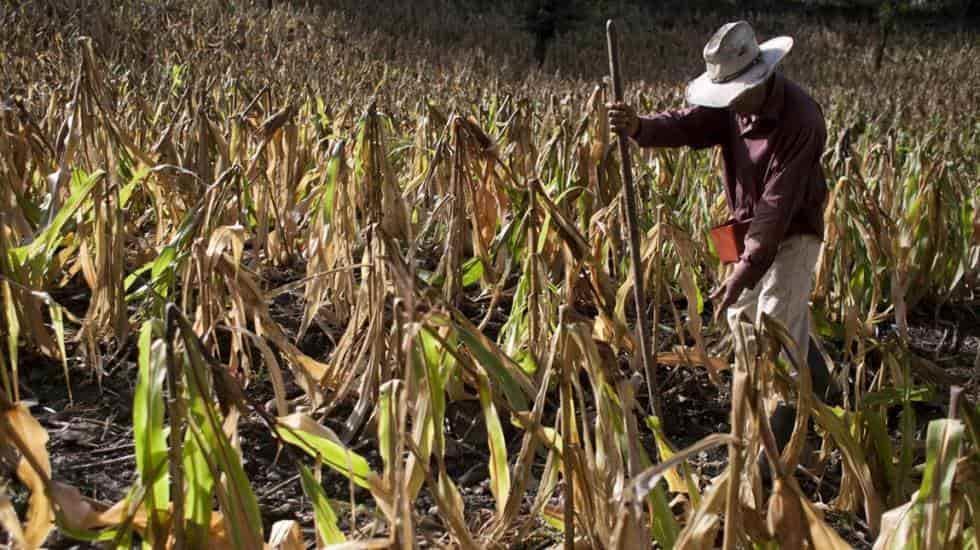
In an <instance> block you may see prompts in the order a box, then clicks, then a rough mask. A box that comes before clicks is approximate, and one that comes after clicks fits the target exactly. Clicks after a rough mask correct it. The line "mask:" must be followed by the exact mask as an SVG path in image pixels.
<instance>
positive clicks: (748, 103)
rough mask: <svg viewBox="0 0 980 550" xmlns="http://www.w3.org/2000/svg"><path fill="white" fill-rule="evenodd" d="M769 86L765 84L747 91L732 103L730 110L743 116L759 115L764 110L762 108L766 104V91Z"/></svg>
mask: <svg viewBox="0 0 980 550" xmlns="http://www.w3.org/2000/svg"><path fill="white" fill-rule="evenodd" d="M767 89H768V86H767V85H766V84H765V83H763V84H760V85H758V86H756V87H755V88H752V89H750V90H746V91H745V92H743V93H742V95H740V96H738V97H736V98H735V100H734V101H732V103H731V105H729V108H730V109H731V110H733V111H735V112H736V113H739V114H743V115H751V114H755V113H758V112H759V111H761V110H762V106H763V105H764V104H765V102H766V90H767Z"/></svg>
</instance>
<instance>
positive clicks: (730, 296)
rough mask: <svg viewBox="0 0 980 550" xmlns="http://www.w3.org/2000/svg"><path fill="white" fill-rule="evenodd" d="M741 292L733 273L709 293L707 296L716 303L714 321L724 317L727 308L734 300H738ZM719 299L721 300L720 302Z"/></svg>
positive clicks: (716, 321)
mask: <svg viewBox="0 0 980 550" xmlns="http://www.w3.org/2000/svg"><path fill="white" fill-rule="evenodd" d="M741 293H742V289H741V288H738V285H737V283H736V281H735V276H734V275H732V276H730V277H728V278H727V279H725V282H724V283H722V285H721V286H720V287H718V288H717V289H716V290H715V291H714V292H712V293H711V296H710V297H709V298H710V300H711V301H712V302H714V303H715V304H716V305H715V323H718V321H719V320H720V319H722V318H723V317H724V315H725V312H726V311H728V308H729V307H730V306H731V305H732V304H734V303H735V301H736V300H738V295H739V294H741ZM719 299H720V300H721V301H720V302H719Z"/></svg>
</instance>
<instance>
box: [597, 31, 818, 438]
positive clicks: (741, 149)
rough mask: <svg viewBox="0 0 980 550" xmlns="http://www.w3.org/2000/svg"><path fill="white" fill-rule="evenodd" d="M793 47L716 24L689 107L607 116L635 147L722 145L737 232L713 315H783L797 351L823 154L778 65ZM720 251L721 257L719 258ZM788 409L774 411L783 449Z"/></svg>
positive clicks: (614, 110) (812, 121)
mask: <svg viewBox="0 0 980 550" xmlns="http://www.w3.org/2000/svg"><path fill="white" fill-rule="evenodd" d="M792 46H793V39H792V38H790V37H788V36H780V37H776V38H773V39H771V40H768V41H766V42H763V43H762V44H759V43H758V42H757V41H756V37H755V32H754V31H753V30H752V27H751V26H749V24H748V23H746V22H745V21H738V22H735V23H728V24H726V25H723V26H722V27H721V28H720V29H718V31H717V32H716V33H715V34H714V36H712V37H711V39H710V40H709V41H708V44H707V45H706V46H705V47H704V52H703V54H704V62H705V68H706V71H705V73H704V74H702V75H701V76H699V77H698V78H696V79H694V80H693V81H691V82H690V83H689V84H688V85H687V90H686V94H685V96H686V99H687V102H688V103H690V104H691V106H690V107H687V108H684V109H679V110H673V111H666V112H662V113H658V114H655V115H652V116H649V117H639V116H637V114H636V112H635V111H634V110H633V108H632V107H630V106H629V105H627V104H625V103H623V102H622V101H620V100H617V101H616V102H614V103H612V104H610V105H609V106H608V107H609V122H610V125H611V127H612V128H613V129H614V130H615V131H617V132H620V133H625V135H628V136H630V137H631V138H632V139H633V140H634V141H636V143H637V144H639V145H640V146H641V147H681V146H688V147H692V148H694V149H703V148H707V147H713V146H717V147H721V155H722V161H723V170H722V177H723V180H724V184H725V196H726V198H727V201H728V206H729V209H730V212H731V219H730V220H729V222H730V223H729V225H728V227H729V228H730V229H731V231H730V232H729V234H730V235H732V236H734V237H735V238H736V239H737V238H738V237H743V238H744V240H739V241H738V242H736V243H735V245H736V246H735V248H736V250H735V251H734V252H733V257H732V258H729V259H730V260H731V261H732V263H734V269H733V270H732V272H731V275H730V276H729V277H728V278H727V279H726V280H725V281H724V283H722V285H721V286H720V287H719V288H718V290H716V291H715V292H714V293H713V294H712V295H711V299H712V300H713V301H715V304H716V306H715V319H716V320H717V319H719V318H720V317H721V316H722V315H725V314H726V313H727V320H728V323H729V324H730V325H732V328H733V330H734V329H735V324H736V323H737V322H738V319H739V316H740V315H741V314H743V313H744V314H745V315H746V316H747V317H748V318H749V319H752V320H754V321H756V322H758V320H759V318H760V317H761V315H762V313H767V314H769V315H770V316H772V317H774V318H776V319H778V320H779V321H781V322H782V323H783V324H784V325H785V326H786V327H787V329H789V331H790V334H791V335H792V336H793V338H794V339H795V341H796V346H797V349H798V350H799V353H800V357H798V359H802V360H807V358H808V356H809V353H808V350H809V342H810V340H809V296H810V291H811V290H812V285H813V280H812V279H813V272H814V269H815V266H816V262H817V255H818V254H819V251H820V246H821V242H822V240H823V232H824V226H823V205H824V203H825V201H826V198H827V185H826V183H825V181H824V174H823V169H822V168H821V165H820V157H821V154H822V153H823V148H824V142H825V141H826V138H827V130H826V125H825V122H824V117H823V112H822V111H821V108H820V106H819V105H818V104H817V102H816V101H814V100H813V98H811V97H810V95H809V94H807V92H806V91H804V90H803V88H801V87H800V86H799V85H797V84H795V83H793V82H792V81H790V80H789V79H788V78H786V77H784V76H783V75H782V74H780V73H779V72H777V71H776V67H777V65H778V64H779V62H780V61H781V60H782V59H783V57H784V56H785V55H786V54H787V53H789V51H790V49H791V48H792ZM723 259H724V258H723ZM810 363H811V364H812V366H811V369H812V370H813V378H814V389H815V390H817V391H818V393H822V392H823V391H825V390H826V388H827V384H828V383H829V381H830V378H829V374H828V373H827V369H826V365H824V364H823V362H822V361H816V362H815V361H810ZM794 417H795V412H794V411H793V410H792V408H790V407H788V406H783V405H781V406H780V407H778V408H777V410H776V413H775V414H774V416H773V419H772V423H773V431H774V432H775V435H776V439H777V442H778V443H779V446H780V448H782V446H784V445H785V443H786V442H787V441H788V440H789V437H790V435H791V434H792V429H793V420H794Z"/></svg>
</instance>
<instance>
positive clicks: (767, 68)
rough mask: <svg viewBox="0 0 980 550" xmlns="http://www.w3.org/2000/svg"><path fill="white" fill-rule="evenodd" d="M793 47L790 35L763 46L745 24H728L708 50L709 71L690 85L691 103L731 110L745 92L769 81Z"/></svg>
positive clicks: (706, 54)
mask: <svg viewBox="0 0 980 550" xmlns="http://www.w3.org/2000/svg"><path fill="white" fill-rule="evenodd" d="M792 47H793V39H792V38H790V37H788V36H779V37H776V38H773V39H772V40H767V41H765V42H763V43H762V44H759V43H758V42H756V39H755V31H753V30H752V27H751V26H750V25H749V24H748V23H746V22H745V21H736V22H735V23H726V24H725V25H723V26H722V27H721V28H720V29H718V32H716V33H715V35H714V36H712V37H711V40H709V41H708V44H707V45H706V46H705V47H704V64H705V68H706V69H707V70H706V72H705V73H704V74H702V75H701V76H699V77H697V78H695V79H694V80H692V81H691V82H690V83H689V84H688V85H687V92H686V93H685V96H686V97H687V101H688V102H689V103H693V104H695V105H704V106H705V107H728V106H729V105H731V104H732V101H734V100H735V98H737V97H738V96H740V95H741V94H742V93H743V92H746V91H748V90H751V89H752V88H754V87H756V86H758V85H759V84H762V83H763V82H765V81H766V79H767V78H768V77H769V75H771V74H772V72H773V71H774V70H775V69H776V65H778V64H779V62H780V61H781V60H782V59H783V56H785V55H786V54H787V53H788V52H789V50H790V48H792Z"/></svg>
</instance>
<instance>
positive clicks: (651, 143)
mask: <svg viewBox="0 0 980 550" xmlns="http://www.w3.org/2000/svg"><path fill="white" fill-rule="evenodd" d="M730 118H731V117H730V116H729V113H728V111H727V110H726V109H712V108H710V107H700V106H696V107H688V108H686V109H679V110H676V111H664V112H662V113H658V114H656V115H653V116H649V117H640V127H639V129H638V130H637V132H636V134H635V135H633V136H632V137H633V139H634V140H635V141H636V143H637V144H639V145H640V147H682V146H685V145H686V146H688V147H693V148H695V149H703V148H705V147H711V146H712V145H718V144H720V143H722V142H723V141H724V140H725V136H726V135H727V132H728V126H729V124H730V122H729V120H730Z"/></svg>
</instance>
